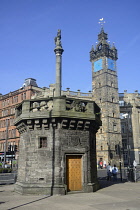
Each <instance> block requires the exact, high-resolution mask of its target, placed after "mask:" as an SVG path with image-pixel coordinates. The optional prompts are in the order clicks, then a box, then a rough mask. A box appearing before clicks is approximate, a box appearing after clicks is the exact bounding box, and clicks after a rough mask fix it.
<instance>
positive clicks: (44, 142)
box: [39, 137, 47, 148]
mask: <svg viewBox="0 0 140 210" xmlns="http://www.w3.org/2000/svg"><path fill="white" fill-rule="evenodd" d="M45 147H47V137H40V138H39V148H45Z"/></svg>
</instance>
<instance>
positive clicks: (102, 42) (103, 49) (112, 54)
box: [90, 18, 118, 61]
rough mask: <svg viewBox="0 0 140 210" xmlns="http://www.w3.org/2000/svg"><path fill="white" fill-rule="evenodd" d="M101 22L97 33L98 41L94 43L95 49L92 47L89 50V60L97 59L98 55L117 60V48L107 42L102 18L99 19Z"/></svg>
mask: <svg viewBox="0 0 140 210" xmlns="http://www.w3.org/2000/svg"><path fill="white" fill-rule="evenodd" d="M99 23H100V24H101V31H100V33H99V34H98V42H97V44H96V47H95V49H94V48H93V47H92V49H91V51H90V61H93V60H95V59H98V58H100V57H103V56H106V57H108V58H111V59H113V60H117V59H118V58H117V49H116V48H115V46H114V44H113V46H112V47H111V46H110V44H109V43H108V41H107V40H108V34H107V33H105V32H104V28H103V18H102V19H100V22H99Z"/></svg>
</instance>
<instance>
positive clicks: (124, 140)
mask: <svg viewBox="0 0 140 210" xmlns="http://www.w3.org/2000/svg"><path fill="white" fill-rule="evenodd" d="M122 146H123V149H127V139H122Z"/></svg>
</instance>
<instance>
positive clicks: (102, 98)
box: [90, 27, 121, 165]
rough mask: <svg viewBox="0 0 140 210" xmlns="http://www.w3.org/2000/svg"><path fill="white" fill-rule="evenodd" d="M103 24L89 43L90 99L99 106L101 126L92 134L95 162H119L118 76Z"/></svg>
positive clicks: (112, 49)
mask: <svg viewBox="0 0 140 210" xmlns="http://www.w3.org/2000/svg"><path fill="white" fill-rule="evenodd" d="M107 36H108V35H107V34H106V33H105V32H104V29H103V27H102V28H101V31H100V33H99V34H98V42H97V44H96V47H95V48H94V47H93V46H92V49H91V51H90V61H91V63H92V90H93V99H94V101H95V102H96V103H97V104H98V105H99V107H100V108H101V119H102V126H101V127H100V129H99V131H98V133H97V136H96V141H97V143H96V145H97V161H98V163H99V162H104V161H106V164H108V162H110V163H111V164H112V165H113V164H117V165H119V159H121V155H120V147H121V124H120V116H119V95H118V78H117V70H116V61H117V59H118V57H117V49H116V48H115V46H114V44H113V45H112V46H111V45H110V44H109V42H107V39H108V37H107Z"/></svg>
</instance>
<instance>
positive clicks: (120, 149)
mask: <svg viewBox="0 0 140 210" xmlns="http://www.w3.org/2000/svg"><path fill="white" fill-rule="evenodd" d="M121 151H122V148H121V146H120V142H119V159H120V160H119V163H120V177H121V182H122V159H121V158H122V157H121Z"/></svg>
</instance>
